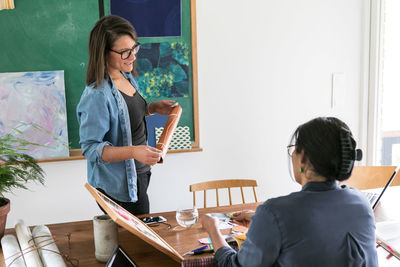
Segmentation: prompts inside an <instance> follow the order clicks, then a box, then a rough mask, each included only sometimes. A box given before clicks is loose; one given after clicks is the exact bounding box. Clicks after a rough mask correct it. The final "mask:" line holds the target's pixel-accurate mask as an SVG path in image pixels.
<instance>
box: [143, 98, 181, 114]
mask: <svg viewBox="0 0 400 267" xmlns="http://www.w3.org/2000/svg"><path fill="white" fill-rule="evenodd" d="M177 105H178V103H175V104H174V100H160V101H155V102H151V103H150V104H149V106H148V108H149V113H150V114H154V113H158V114H161V115H169V114H170V113H171V110H172V109H173V108H174V107H175V106H177ZM150 114H149V115H150Z"/></svg>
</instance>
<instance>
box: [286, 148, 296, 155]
mask: <svg viewBox="0 0 400 267" xmlns="http://www.w3.org/2000/svg"><path fill="white" fill-rule="evenodd" d="M295 150H296V145H288V146H287V153H288V155H289V157H291V156H292V155H293V152H294V151H295Z"/></svg>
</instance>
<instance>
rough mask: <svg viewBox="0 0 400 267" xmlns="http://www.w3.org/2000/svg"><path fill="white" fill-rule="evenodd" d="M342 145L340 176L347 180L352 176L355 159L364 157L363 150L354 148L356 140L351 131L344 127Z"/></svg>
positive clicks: (341, 135)
mask: <svg viewBox="0 0 400 267" xmlns="http://www.w3.org/2000/svg"><path fill="white" fill-rule="evenodd" d="M340 146H341V148H342V164H341V168H340V172H339V178H340V179H341V180H340V181H342V180H346V179H347V178H349V177H350V174H351V172H352V170H353V166H354V161H355V160H361V159H362V151H361V150H360V149H354V148H355V147H356V141H355V140H354V139H353V137H352V135H351V132H349V131H347V130H345V129H343V130H342V131H341V132H340Z"/></svg>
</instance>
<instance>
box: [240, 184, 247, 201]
mask: <svg viewBox="0 0 400 267" xmlns="http://www.w3.org/2000/svg"><path fill="white" fill-rule="evenodd" d="M240 192H241V193H242V201H243V204H245V203H246V201H244V193H243V187H242V186H241V187H240Z"/></svg>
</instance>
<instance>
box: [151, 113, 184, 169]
mask: <svg viewBox="0 0 400 267" xmlns="http://www.w3.org/2000/svg"><path fill="white" fill-rule="evenodd" d="M181 115H182V108H181V107H180V106H176V107H174V108H173V109H172V111H171V113H170V114H169V115H168V120H167V122H166V123H165V126H164V130H163V132H162V133H161V136H160V138H159V139H158V142H157V144H156V148H157V149H159V150H161V151H162V155H161V158H160V161H159V162H158V163H163V162H164V158H165V155H166V154H167V151H168V147H169V144H170V143H171V139H172V136H173V134H174V131H175V129H176V126H177V125H178V122H179V119H180V118H181Z"/></svg>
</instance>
